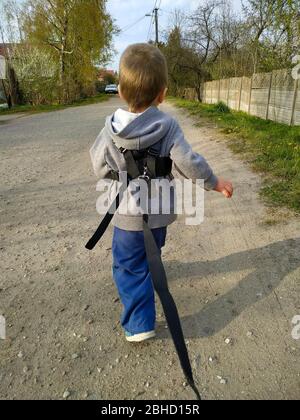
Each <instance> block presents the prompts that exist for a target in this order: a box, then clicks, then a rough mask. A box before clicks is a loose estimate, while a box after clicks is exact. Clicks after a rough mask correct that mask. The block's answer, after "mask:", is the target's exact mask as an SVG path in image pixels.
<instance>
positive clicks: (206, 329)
mask: <svg viewBox="0 0 300 420" xmlns="http://www.w3.org/2000/svg"><path fill="white" fill-rule="evenodd" d="M119 104H120V102H119V99H112V100H111V101H110V102H107V103H103V104H99V105H92V106H86V107H80V108H72V109H68V110H65V111H59V112H55V113H48V114H38V115H32V116H25V117H22V118H18V119H16V120H13V121H10V122H7V123H5V124H1V125H0V150H1V173H0V174H1V193H0V194H1V260H0V261H1V280H0V315H4V316H5V319H6V323H7V339H6V340H0V365H1V370H0V398H2V399H17V398H18V399H29V398H30V399H57V398H63V396H65V397H69V398H71V399H72V398H74V399H191V398H194V396H193V393H192V391H191V390H190V389H189V388H186V387H185V386H184V385H183V383H184V379H183V377H182V373H181V370H180V368H179V366H178V361H177V357H176V355H175V353H174V349H173V344H172V341H171V339H170V337H169V334H168V331H167V329H166V328H165V322H164V318H163V316H161V313H162V311H161V309H160V307H159V306H158V339H157V340H155V341H153V342H151V343H148V344H146V345H138V346H132V345H130V344H128V343H126V342H125V340H124V338H123V334H122V331H121V329H120V325H119V322H118V320H119V315H120V311H121V306H120V303H119V301H118V300H117V297H118V296H117V293H116V290H115V287H114V284H113V281H112V278H111V251H110V245H111V243H110V241H111V230H110V232H109V233H108V234H107V235H106V237H105V240H104V241H103V242H102V244H101V245H100V246H99V247H98V248H97V250H96V251H95V252H93V253H89V252H88V251H86V250H85V249H84V244H85V242H86V240H87V239H88V237H89V235H90V233H92V231H93V229H94V228H95V227H96V225H97V222H98V216H97V213H96V210H95V202H96V198H97V193H96V191H95V183H96V180H95V178H94V175H93V173H92V170H91V165H90V161H89V155H88V150H89V147H90V145H91V144H92V143H93V141H94V139H95V137H96V135H97V134H98V132H99V131H100V129H101V128H102V126H103V123H104V117H105V115H107V114H110V113H112V112H113V110H114V109H115V108H116V107H117V106H118V105H119ZM164 109H165V110H166V111H167V112H170V113H172V114H173V115H175V116H176V117H177V118H178V120H179V122H180V123H181V124H182V126H183V129H184V131H185V133H186V136H187V138H188V139H189V140H190V141H191V143H192V144H193V145H194V147H195V149H197V150H198V151H199V152H201V153H202V154H204V155H205V156H206V157H207V159H208V160H209V162H210V163H211V164H212V166H213V167H214V169H215V172H216V173H217V174H220V175H222V176H225V177H228V178H230V179H232V180H233V182H234V184H235V187H236V192H235V198H234V200H232V201H226V200H225V199H223V198H222V197H221V196H219V195H218V194H216V193H208V194H207V195H206V217H205V222H204V223H203V224H202V225H201V226H199V227H196V228H195V227H186V226H185V225H184V223H183V222H178V224H176V225H173V226H172V227H171V228H170V230H169V241H168V244H167V246H166V248H165V251H164V259H165V261H166V268H167V270H168V274H169V279H170V288H171V290H172V292H173V294H174V297H175V299H176V301H177V303H178V308H179V312H180V314H181V316H182V321H183V327H184V331H185V335H186V337H187V340H188V348H189V350H190V354H191V358H192V362H193V367H194V370H195V376H196V378H197V382H198V384H199V388H200V390H201V392H202V394H203V397H204V398H206V399H287V398H289V399H299V397H300V341H297V340H295V339H293V338H292V328H293V327H292V319H293V318H294V316H295V315H300V299H299V296H300V282H299V278H300V269H299V268H300V256H299V245H300V229H299V219H296V218H293V217H291V218H290V219H289V220H287V219H286V218H280V219H279V221H278V220H277V223H276V224H274V223H273V222H272V223H270V215H269V213H268V210H267V209H266V208H265V207H264V206H263V204H262V203H261V202H260V201H259V199H258V191H259V187H260V178H259V177H258V176H257V175H255V174H253V173H251V171H250V170H249V169H247V167H246V165H245V164H243V163H242V162H241V161H240V160H239V159H238V158H237V157H234V156H233V155H232V154H231V152H230V151H229V150H228V149H227V148H226V146H225V144H224V142H223V141H222V138H221V135H220V134H218V133H217V132H216V130H214V129H213V128H208V127H200V128H199V127H195V126H194V125H193V121H192V120H191V119H190V118H189V117H187V115H185V114H184V112H183V111H181V110H180V111H178V110H175V109H174V108H172V107H171V106H170V105H165V106H164ZM226 343H228V344H226ZM66 391H67V392H66ZM64 393H65V395H64Z"/></svg>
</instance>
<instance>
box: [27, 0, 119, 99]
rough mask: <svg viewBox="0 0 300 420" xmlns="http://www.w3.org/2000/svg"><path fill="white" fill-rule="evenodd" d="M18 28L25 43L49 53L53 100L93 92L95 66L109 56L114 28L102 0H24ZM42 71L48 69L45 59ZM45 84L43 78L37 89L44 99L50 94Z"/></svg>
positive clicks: (81, 95)
mask: <svg viewBox="0 0 300 420" xmlns="http://www.w3.org/2000/svg"><path fill="white" fill-rule="evenodd" d="M22 29H23V33H24V36H25V40H26V44H28V45H30V46H31V47H33V48H36V49H38V51H39V52H40V53H41V55H47V56H48V57H49V66H50V67H51V68H52V67H53V68H54V69H53V71H52V77H51V79H52V82H53V83H55V89H53V90H52V95H53V96H54V97H55V98H56V99H57V100H59V101H60V102H61V103H71V102H72V101H74V100H76V99H79V98H81V97H87V96H90V95H93V94H95V92H96V80H97V72H98V70H97V67H96V66H97V65H100V64H101V65H103V64H105V63H106V62H107V60H109V59H110V56H111V51H112V49H111V42H112V36H113V34H114V33H115V32H116V29H115V26H114V23H113V21H112V18H111V17H110V15H109V14H108V13H107V11H106V1H105V0H85V1H82V0H27V1H26V2H25V6H24V9H23V14H22ZM44 73H48V69H47V66H46V65H45V63H44V67H43V69H42V74H44ZM48 82H49V78H48ZM45 85H46V86H48V84H47V82H46V81H45V80H44V84H43V83H42V82H39V86H40V88H39V92H40V94H41V96H42V97H43V99H44V101H46V102H47V101H48V100H49V99H50V101H51V100H53V98H49V96H48V91H47V88H46V86H45ZM48 98H49V99H48Z"/></svg>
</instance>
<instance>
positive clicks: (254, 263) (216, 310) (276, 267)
mask: <svg viewBox="0 0 300 420" xmlns="http://www.w3.org/2000/svg"><path fill="white" fill-rule="evenodd" d="M299 249H300V238H296V239H289V240H286V241H280V242H275V243H273V244H270V245H267V246H265V247H262V248H257V249H252V250H249V251H244V252H238V253H235V254H232V255H229V256H227V257H224V258H220V259H218V260H216V261H208V262H194V263H179V262H177V261H176V262H175V261H174V262H168V263H167V264H166V269H167V271H169V270H170V271H172V275H171V281H174V280H178V281H182V280H181V278H182V277H183V278H186V277H194V278H195V281H197V280H199V281H201V279H203V278H204V277H205V276H207V275H209V276H212V275H218V274H222V273H234V272H236V271H241V270H250V269H252V272H251V273H250V274H248V275H247V276H246V277H245V278H244V279H243V280H242V281H240V282H239V283H238V285H237V286H236V287H234V288H233V289H231V290H230V291H228V292H227V293H226V294H224V295H222V296H219V297H216V300H214V301H213V302H211V303H208V304H207V305H206V306H204V307H203V308H202V309H200V310H199V312H196V313H194V314H192V315H188V316H183V317H182V318H181V320H182V326H183V330H184V333H185V337H186V338H195V337H209V336H213V335H214V334H216V333H218V332H219V331H221V330H223V329H224V328H225V327H226V326H227V325H228V324H230V323H231V322H232V321H233V320H234V319H235V318H237V317H238V316H239V315H240V314H241V313H242V312H243V311H244V310H246V309H247V308H248V307H250V306H252V305H254V304H255V303H257V302H259V301H261V300H262V299H265V298H266V297H267V296H269V295H270V294H271V293H272V292H273V291H274V290H275V289H276V288H277V287H278V286H279V285H280V283H281V282H282V281H283V280H284V278H285V277H286V276H287V275H288V274H289V273H291V272H292V271H294V270H296V269H297V268H298V267H300V257H299ZM196 279H197V280H196ZM193 295H194V297H193V299H192V300H191V299H190V298H189V299H188V303H185V302H184V298H182V300H181V304H180V306H181V305H182V306H187V305H189V306H190V307H192V308H194V307H197V302H195V300H197V299H198V298H197V295H195V289H193ZM278 305H280V302H278ZM164 325H165V324H164ZM167 337H169V333H168V331H166V330H165V329H164V328H163V325H162V323H158V338H160V339H161V338H167Z"/></svg>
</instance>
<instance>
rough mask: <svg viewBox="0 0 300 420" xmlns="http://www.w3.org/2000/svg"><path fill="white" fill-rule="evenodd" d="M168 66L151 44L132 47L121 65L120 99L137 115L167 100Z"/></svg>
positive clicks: (128, 49)
mask: <svg viewBox="0 0 300 420" xmlns="http://www.w3.org/2000/svg"><path fill="white" fill-rule="evenodd" d="M167 84H168V68H167V62H166V59H165V57H164V55H163V54H162V53H161V51H160V50H159V49H158V48H156V47H154V46H153V45H150V44H134V45H130V46H129V47H128V48H127V49H126V50H125V51H124V53H123V55H122V57H121V61H120V86H119V89H120V95H121V96H122V98H123V99H124V100H125V101H126V102H127V103H128V105H129V107H130V109H131V110H133V111H134V112H138V111H142V110H144V109H146V108H148V107H149V106H150V105H152V104H154V103H157V104H159V103H161V102H163V100H164V98H165V93H166V88H167Z"/></svg>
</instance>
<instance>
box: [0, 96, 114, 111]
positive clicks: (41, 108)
mask: <svg viewBox="0 0 300 420" xmlns="http://www.w3.org/2000/svg"><path fill="white" fill-rule="evenodd" d="M107 100H108V96H107V95H104V94H98V95H96V96H93V97H90V98H83V99H79V100H77V101H74V102H72V103H71V104H68V105H63V104H52V105H18V106H14V107H12V108H11V109H10V110H8V109H3V108H0V116H1V115H10V114H18V113H24V112H28V113H31V114H33V113H34V114H36V113H40V112H54V111H60V110H62V109H66V108H73V107H78V106H85V105H94V104H98V103H101V102H104V101H107Z"/></svg>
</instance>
